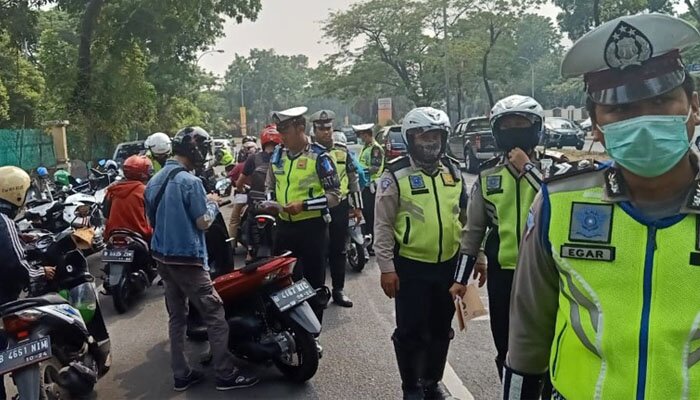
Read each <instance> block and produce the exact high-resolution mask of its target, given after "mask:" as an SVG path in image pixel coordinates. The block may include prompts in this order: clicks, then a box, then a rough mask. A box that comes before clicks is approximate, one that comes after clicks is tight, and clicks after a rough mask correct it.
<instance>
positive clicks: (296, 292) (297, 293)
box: [270, 279, 316, 311]
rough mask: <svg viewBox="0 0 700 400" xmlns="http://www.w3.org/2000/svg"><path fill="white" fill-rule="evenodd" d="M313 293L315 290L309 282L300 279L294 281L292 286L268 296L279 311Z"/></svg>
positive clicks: (300, 301) (305, 298)
mask: <svg viewBox="0 0 700 400" xmlns="http://www.w3.org/2000/svg"><path fill="white" fill-rule="evenodd" d="M315 295H316V290H315V289H314V288H312V287H311V284H310V283H309V282H308V281H307V280H306V279H302V280H300V281H298V282H295V283H294V284H293V285H292V286H289V287H287V288H284V289H282V290H280V291H279V292H276V293H273V294H271V295H270V298H271V299H272V301H273V302H274V303H275V305H276V306H277V308H278V309H279V310H280V311H286V310H289V309H290V308H292V307H294V306H296V305H298V304H301V303H303V302H305V301H306V300H308V299H310V298H312V297H314V296H315Z"/></svg>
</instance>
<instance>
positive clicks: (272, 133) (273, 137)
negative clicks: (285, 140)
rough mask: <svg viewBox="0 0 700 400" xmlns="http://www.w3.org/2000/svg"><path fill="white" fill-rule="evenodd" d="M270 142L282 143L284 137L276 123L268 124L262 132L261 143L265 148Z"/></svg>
mask: <svg viewBox="0 0 700 400" xmlns="http://www.w3.org/2000/svg"><path fill="white" fill-rule="evenodd" d="M268 143H275V144H282V137H281V136H280V133H279V132H277V126H276V125H268V126H266V127H265V129H263V131H262V133H261V134H260V145H261V146H262V147H263V148H264V147H265V145H266V144H268Z"/></svg>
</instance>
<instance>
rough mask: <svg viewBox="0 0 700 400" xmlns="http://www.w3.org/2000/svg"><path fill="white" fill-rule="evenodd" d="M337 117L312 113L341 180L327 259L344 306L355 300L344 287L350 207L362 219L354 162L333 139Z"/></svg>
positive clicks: (330, 113)
mask: <svg viewBox="0 0 700 400" xmlns="http://www.w3.org/2000/svg"><path fill="white" fill-rule="evenodd" d="M334 119H335V113H334V112H333V111H330V110H321V111H317V112H316V113H314V114H313V115H312V116H311V123H312V124H313V128H314V134H315V137H316V140H317V142H318V143H319V144H320V145H322V146H324V147H325V148H326V149H328V153H329V154H330V156H331V157H332V158H333V162H335V165H336V166H337V168H338V177H339V179H340V195H341V200H340V204H339V205H337V206H335V207H333V208H331V210H330V211H331V222H330V224H329V225H328V233H329V243H328V261H329V264H330V270H331V282H332V284H333V290H332V291H331V294H332V297H333V302H334V303H335V304H337V305H339V306H341V307H352V305H353V304H352V300H350V298H349V297H348V296H346V295H345V293H344V292H343V290H344V289H345V241H346V239H347V235H348V225H349V218H350V217H349V213H350V210H351V208H352V211H353V215H354V216H355V218H358V219H361V218H362V195H361V194H360V185H359V178H358V176H357V171H356V170H355V164H354V163H353V162H352V159H351V158H350V154H349V153H348V148H347V146H346V145H345V144H344V143H337V142H334V141H333V120H334Z"/></svg>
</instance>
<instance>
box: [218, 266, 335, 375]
mask: <svg viewBox="0 0 700 400" xmlns="http://www.w3.org/2000/svg"><path fill="white" fill-rule="evenodd" d="M290 254H291V253H285V254H283V255H281V256H278V257H266V258H262V259H260V260H258V261H256V262H253V263H251V264H248V265H246V266H245V267H243V268H242V269H239V270H236V271H234V272H231V273H228V274H225V275H221V276H219V277H217V278H216V279H214V287H215V288H216V291H217V292H218V293H219V295H220V296H221V298H222V300H223V302H224V308H225V310H226V319H227V321H228V324H229V328H230V334H229V347H230V349H231V352H232V353H233V354H235V355H236V356H237V357H239V358H243V359H246V360H248V361H250V362H254V363H267V362H269V361H272V362H273V363H274V364H275V366H276V367H277V368H278V369H279V370H280V371H281V372H282V374H284V375H285V376H286V377H287V378H288V379H290V380H291V381H293V382H298V383H301V382H305V381H307V380H309V379H311V377H313V376H314V374H316V370H317V369H318V360H319V353H318V350H317V348H316V342H315V341H314V336H316V335H318V334H319V333H320V332H321V324H320V322H319V321H318V319H317V318H316V315H315V314H314V313H313V311H312V310H311V306H310V305H309V304H308V300H309V299H310V298H312V297H314V296H315V295H316V290H314V288H312V287H311V284H309V282H307V281H306V280H305V279H302V280H299V281H296V282H294V281H293V280H292V273H293V271H294V267H295V266H296V262H297V260H296V258H294V257H291V256H290Z"/></svg>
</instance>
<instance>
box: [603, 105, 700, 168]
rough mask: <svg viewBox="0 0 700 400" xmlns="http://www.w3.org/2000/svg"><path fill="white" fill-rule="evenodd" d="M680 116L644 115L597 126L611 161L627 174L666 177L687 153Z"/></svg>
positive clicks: (685, 130)
mask: <svg viewBox="0 0 700 400" xmlns="http://www.w3.org/2000/svg"><path fill="white" fill-rule="evenodd" d="M690 113H692V109H691V110H689V111H688V115H687V116H683V115H643V116H641V117H636V118H630V119H626V120H624V121H620V122H614V123H612V124H607V125H603V126H602V127H601V126H600V125H599V126H598V129H600V131H601V132H603V136H604V137H605V149H606V150H607V152H608V154H609V155H610V157H611V158H612V159H613V160H615V162H616V163H618V164H620V165H621V166H622V167H624V168H625V169H626V170H628V171H630V172H632V173H633V174H635V175H639V176H643V177H645V178H654V177H657V176H660V175H663V174H665V173H666V172H668V171H670V170H671V168H673V167H675V166H676V164H678V163H679V162H680V161H681V159H682V158H683V156H685V154H686V153H687V152H688V150H689V149H690V142H689V141H688V129H687V128H686V124H687V122H688V120H689V119H690Z"/></svg>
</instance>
